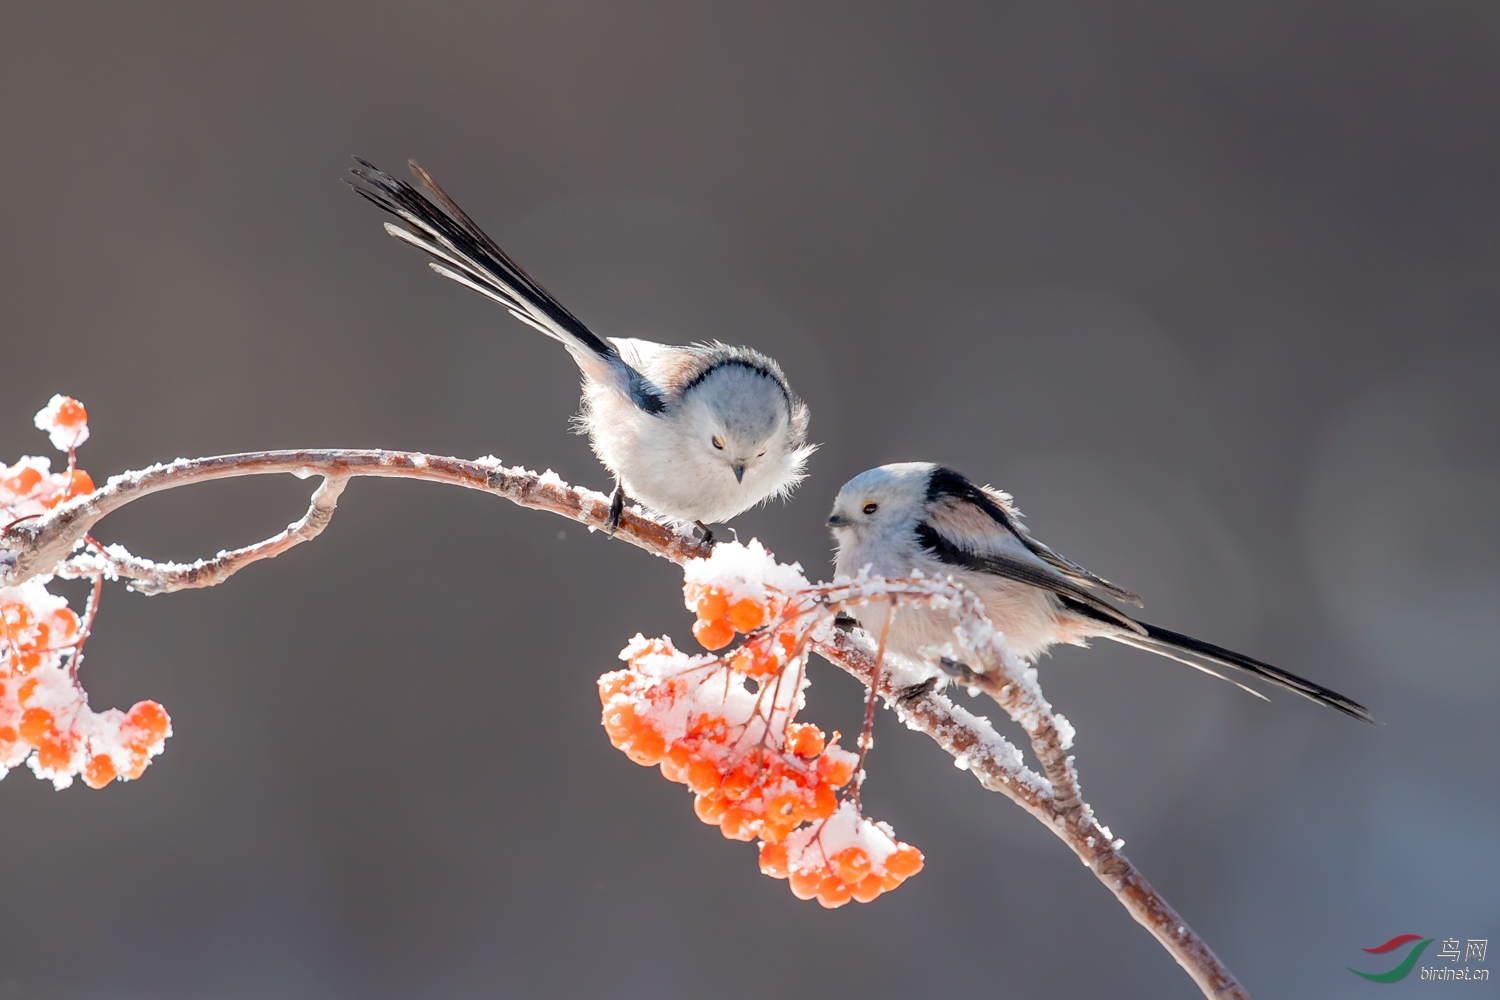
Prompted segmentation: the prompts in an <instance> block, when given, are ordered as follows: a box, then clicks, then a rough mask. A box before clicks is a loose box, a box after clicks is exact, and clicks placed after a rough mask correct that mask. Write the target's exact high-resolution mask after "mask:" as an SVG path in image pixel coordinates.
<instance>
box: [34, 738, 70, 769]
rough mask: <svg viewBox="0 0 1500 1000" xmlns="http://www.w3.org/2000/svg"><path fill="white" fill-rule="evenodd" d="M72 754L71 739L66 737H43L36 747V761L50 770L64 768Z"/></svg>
mask: <svg viewBox="0 0 1500 1000" xmlns="http://www.w3.org/2000/svg"><path fill="white" fill-rule="evenodd" d="M72 756H73V746H72V741H71V740H68V739H66V738H64V739H43V740H42V742H41V744H40V745H39V746H38V747H37V748H36V762H37V763H38V764H40V765H41V766H42V767H44V768H47V769H48V770H52V771H62V770H66V769H67V767H68V764H69V761H70V758H71V757H72Z"/></svg>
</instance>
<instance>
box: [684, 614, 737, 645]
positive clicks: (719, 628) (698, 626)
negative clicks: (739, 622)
mask: <svg viewBox="0 0 1500 1000" xmlns="http://www.w3.org/2000/svg"><path fill="white" fill-rule="evenodd" d="M693 638H694V639H697V640H698V642H699V644H700V645H702V647H703V648H704V649H707V650H715V649H723V648H724V647H725V646H727V645H729V644H730V642H732V641H733V640H734V628H733V626H731V625H730V624H729V623H728V622H726V621H723V620H722V619H717V618H715V619H705V618H700V619H698V620H697V621H696V622H694V623H693Z"/></svg>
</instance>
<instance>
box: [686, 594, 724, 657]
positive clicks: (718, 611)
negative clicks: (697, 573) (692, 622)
mask: <svg viewBox="0 0 1500 1000" xmlns="http://www.w3.org/2000/svg"><path fill="white" fill-rule="evenodd" d="M694 607H695V608H696V609H697V611H698V619H699V620H700V621H707V622H716V621H718V620H719V619H721V618H723V617H724V616H725V615H727V614H728V613H729V601H728V599H727V598H726V597H725V596H724V591H722V590H720V589H719V588H718V587H709V588H708V589H707V590H705V591H702V592H701V593H699V594H698V599H697V600H696V601H695V602H694ZM709 648H710V649H713V648H715V647H713V646H710V647H709Z"/></svg>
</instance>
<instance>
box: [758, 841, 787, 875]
mask: <svg viewBox="0 0 1500 1000" xmlns="http://www.w3.org/2000/svg"><path fill="white" fill-rule="evenodd" d="M760 870H761V872H763V873H764V874H766V875H769V876H771V877H772V878H786V876H787V870H786V845H784V844H761V845H760Z"/></svg>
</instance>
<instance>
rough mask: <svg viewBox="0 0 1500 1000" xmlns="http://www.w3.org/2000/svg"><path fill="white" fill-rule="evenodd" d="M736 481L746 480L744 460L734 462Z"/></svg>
mask: <svg viewBox="0 0 1500 1000" xmlns="http://www.w3.org/2000/svg"><path fill="white" fill-rule="evenodd" d="M734 481H735V482H737V483H743V482H744V481H745V463H744V462H735V463H734Z"/></svg>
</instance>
